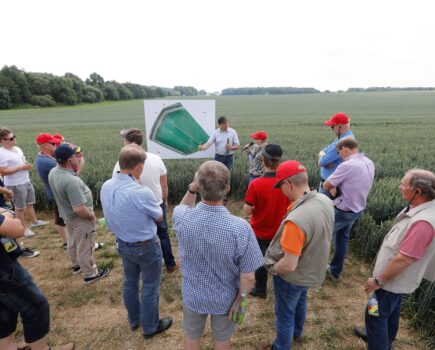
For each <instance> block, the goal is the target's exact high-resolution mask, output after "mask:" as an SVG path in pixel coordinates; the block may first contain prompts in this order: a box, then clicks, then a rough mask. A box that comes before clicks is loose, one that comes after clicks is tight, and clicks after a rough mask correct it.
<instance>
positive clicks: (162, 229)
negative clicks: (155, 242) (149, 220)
mask: <svg viewBox="0 0 435 350" xmlns="http://www.w3.org/2000/svg"><path fill="white" fill-rule="evenodd" d="M160 207H161V208H162V210H163V221H161V222H157V223H156V224H157V236H159V239H160V246H161V248H162V253H163V260H164V261H165V265H166V267H173V266H175V259H174V254H173V253H172V246H171V239H170V238H169V234H168V222H167V221H166V204H165V202H162V204H160Z"/></svg>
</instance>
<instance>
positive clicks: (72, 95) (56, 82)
mask: <svg viewBox="0 0 435 350" xmlns="http://www.w3.org/2000/svg"><path fill="white" fill-rule="evenodd" d="M50 90H51V96H52V97H53V99H54V100H55V101H56V102H60V103H65V104H67V105H74V104H76V103H77V102H78V99H77V94H76V92H75V91H74V89H73V82H72V80H71V79H68V78H63V77H54V78H52V79H51V80H50Z"/></svg>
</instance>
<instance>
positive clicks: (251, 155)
mask: <svg viewBox="0 0 435 350" xmlns="http://www.w3.org/2000/svg"><path fill="white" fill-rule="evenodd" d="M251 139H252V143H251V144H250V146H252V147H248V148H247V149H246V152H247V156H248V161H249V182H251V181H252V180H254V179H256V178H257V177H260V176H261V175H263V174H264V166H263V162H262V155H261V151H262V150H263V149H264V147H266V145H267V142H266V139H267V134H266V133H265V132H264V131H257V132H254V133H253V134H251Z"/></svg>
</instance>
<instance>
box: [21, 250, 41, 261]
mask: <svg viewBox="0 0 435 350" xmlns="http://www.w3.org/2000/svg"><path fill="white" fill-rule="evenodd" d="M38 255H39V252H38V251H37V250H32V249H29V248H23V254H21V258H24V259H30V258H35V257H37V256H38Z"/></svg>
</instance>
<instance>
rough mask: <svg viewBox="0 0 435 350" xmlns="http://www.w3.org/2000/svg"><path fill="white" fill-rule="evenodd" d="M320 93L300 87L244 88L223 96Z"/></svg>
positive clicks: (225, 93)
mask: <svg viewBox="0 0 435 350" xmlns="http://www.w3.org/2000/svg"><path fill="white" fill-rule="evenodd" d="M319 92H320V91H319V90H317V89H314V88H298V87H242V88H228V89H224V90H222V93H221V95H288V94H314V93H319Z"/></svg>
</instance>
